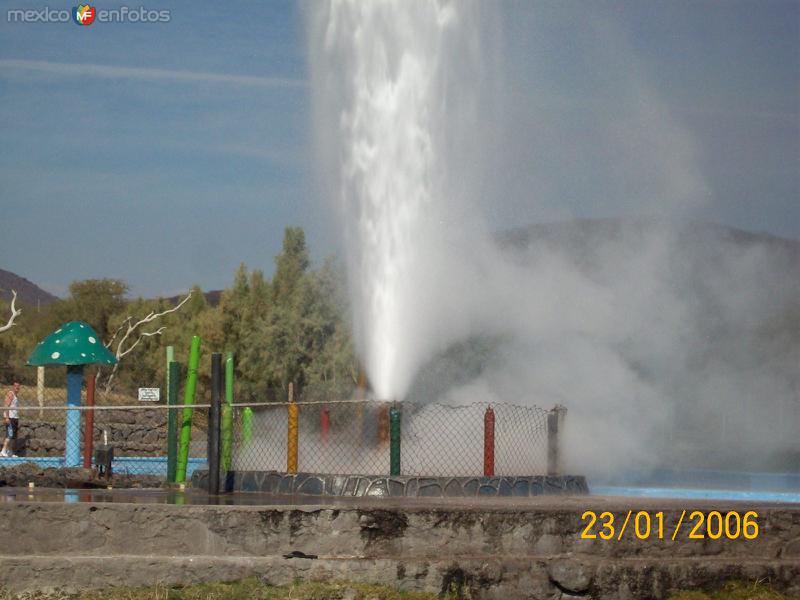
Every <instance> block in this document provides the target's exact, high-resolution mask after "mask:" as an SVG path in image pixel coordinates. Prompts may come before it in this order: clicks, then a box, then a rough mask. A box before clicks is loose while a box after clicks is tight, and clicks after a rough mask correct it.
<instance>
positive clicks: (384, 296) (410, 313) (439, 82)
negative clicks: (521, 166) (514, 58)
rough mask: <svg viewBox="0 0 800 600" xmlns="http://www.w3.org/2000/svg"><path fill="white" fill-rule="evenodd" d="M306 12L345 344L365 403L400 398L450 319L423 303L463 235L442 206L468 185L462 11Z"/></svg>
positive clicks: (467, 16) (391, 6)
mask: <svg viewBox="0 0 800 600" xmlns="http://www.w3.org/2000/svg"><path fill="white" fill-rule="evenodd" d="M312 10H313V14H312V15H311V19H312V22H311V29H312V34H311V40H312V42H311V43H312V60H311V64H312V76H313V80H314V92H315V100H316V108H317V110H316V113H317V120H318V122H317V124H316V129H317V131H318V133H320V135H321V136H322V139H321V148H322V150H323V154H324V156H323V161H324V162H325V163H326V164H327V166H328V169H327V171H328V173H327V175H328V177H329V180H330V181H331V182H332V184H333V185H334V186H335V188H333V189H331V190H330V194H331V196H332V197H334V198H335V199H336V201H337V203H338V209H339V210H340V211H341V217H342V221H343V223H344V229H345V245H346V250H347V257H348V272H349V278H350V286H351V290H352V296H353V310H354V314H355V336H356V343H357V345H358V349H359V352H360V355H361V356H362V358H363V360H364V362H365V365H366V369H367V372H368V375H369V379H370V382H371V384H372V387H373V389H374V392H375V394H376V395H377V396H378V397H380V398H402V397H403V396H404V394H405V393H406V392H407V390H408V387H409V385H410V382H411V379H412V377H413V375H414V372H415V370H416V369H417V368H418V367H419V364H420V362H421V361H422V360H424V359H425V358H426V357H427V356H426V354H428V353H429V352H430V350H432V349H437V348H439V347H440V346H441V344H442V343H446V342H447V341H448V340H447V339H446V338H447V337H448V336H447V335H446V332H445V331H442V326H443V325H444V321H446V320H448V319H452V318H453V315H446V314H441V311H437V309H436V306H441V303H437V302H431V301H430V294H432V293H433V291H432V290H433V289H435V290H437V293H438V290H441V289H442V288H443V287H445V286H448V285H453V286H455V287H456V288H457V287H458V283H457V282H452V281H448V272H449V269H448V268H447V260H451V259H448V256H452V255H453V254H454V252H453V250H454V246H455V247H457V246H458V245H459V243H460V242H459V241H458V240H460V239H466V238H467V237H468V234H467V229H468V228H466V227H465V224H464V223H463V215H459V214H457V215H453V214H452V211H453V204H454V202H455V203H456V204H457V203H458V200H459V198H460V197H461V196H463V195H464V194H465V190H466V189H467V187H468V184H467V180H468V179H469V177H468V176H467V174H466V173H464V172H463V169H464V168H465V166H464V161H463V159H464V157H465V155H466V154H468V152H465V151H464V148H465V147H467V146H469V144H464V140H465V138H466V136H467V133H468V131H467V130H468V129H474V120H472V119H470V117H474V116H475V111H476V110H477V107H476V100H475V98H476V93H475V86H476V82H477V77H478V75H477V74H478V72H479V70H480V69H479V66H480V65H479V62H480V61H479V53H478V41H479V36H478V33H477V32H478V29H477V27H476V25H475V23H476V21H477V19H476V15H475V12H476V10H475V6H474V5H473V4H472V3H469V2H411V3H410V2H404V1H401V0H395V1H380V2H360V1H355V0H354V1H345V2H333V3H330V4H329V5H323V4H321V3H320V4H315V5H314V6H313V9H312ZM473 133H474V131H473ZM456 163H460V165H459V168H458V169H454V168H453V165H455V164H456ZM456 171H461V172H460V173H457V172H456ZM445 200H447V202H448V210H447V211H446V210H445V208H444V206H443V203H444V201H445ZM454 217H455V219H457V221H458V226H457V227H455V229H457V231H451V229H453V226H452V223H453V221H454ZM455 254H458V252H457V251H456V252H455ZM453 292H454V293H456V289H454V290H453ZM444 326H445V328H446V327H447V325H444Z"/></svg>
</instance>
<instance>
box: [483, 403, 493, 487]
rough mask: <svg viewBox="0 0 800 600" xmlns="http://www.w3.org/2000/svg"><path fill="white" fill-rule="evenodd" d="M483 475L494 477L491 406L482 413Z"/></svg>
mask: <svg viewBox="0 0 800 600" xmlns="http://www.w3.org/2000/svg"><path fill="white" fill-rule="evenodd" d="M483 475H484V476H485V477H494V410H492V407H491V406H490V407H488V408H487V409H486V413H485V414H484V415H483Z"/></svg>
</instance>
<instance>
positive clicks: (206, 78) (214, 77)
mask: <svg viewBox="0 0 800 600" xmlns="http://www.w3.org/2000/svg"><path fill="white" fill-rule="evenodd" d="M0 70H3V71H9V70H23V71H36V72H39V73H49V74H53V75H62V76H73V75H81V76H84V77H85V76H89V77H101V78H107V79H142V80H152V81H168V82H173V83H222V84H230V85H240V86H249V87H266V88H283V89H293V88H296V89H302V88H305V87H306V85H307V83H306V82H305V81H304V80H302V79H290V78H284V77H259V76H254V75H229V74H222V73H204V72H199V71H176V70H171V69H151V68H141V67H122V66H118V65H95V64H90V63H78V64H75V63H59V62H51V61H44V60H21V59H12V58H7V59H0Z"/></svg>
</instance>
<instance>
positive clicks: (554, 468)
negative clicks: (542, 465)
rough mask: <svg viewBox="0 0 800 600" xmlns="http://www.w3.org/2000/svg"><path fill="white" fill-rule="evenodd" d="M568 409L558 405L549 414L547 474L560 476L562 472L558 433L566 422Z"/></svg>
mask: <svg viewBox="0 0 800 600" xmlns="http://www.w3.org/2000/svg"><path fill="white" fill-rule="evenodd" d="M566 413H567V409H566V408H564V407H563V406H560V405H556V406H555V407H553V410H551V411H550V412H549V413H547V474H548V475H558V474H559V473H560V470H561V465H560V452H559V444H558V432H559V429H561V426H562V424H563V422H564V417H565V415H566Z"/></svg>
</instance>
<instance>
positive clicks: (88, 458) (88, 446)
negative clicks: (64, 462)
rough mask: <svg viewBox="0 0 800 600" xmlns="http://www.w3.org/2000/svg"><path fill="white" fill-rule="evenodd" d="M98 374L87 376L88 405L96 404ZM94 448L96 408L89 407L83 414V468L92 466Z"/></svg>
mask: <svg viewBox="0 0 800 600" xmlns="http://www.w3.org/2000/svg"><path fill="white" fill-rule="evenodd" d="M96 380H97V375H89V377H87V378H86V406H87V407H93V406H94V386H95V381H96ZM93 450H94V410H93V409H92V408H89V409H88V410H86V412H85V413H84V416H83V468H84V469H91V468H92V451H93Z"/></svg>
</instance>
